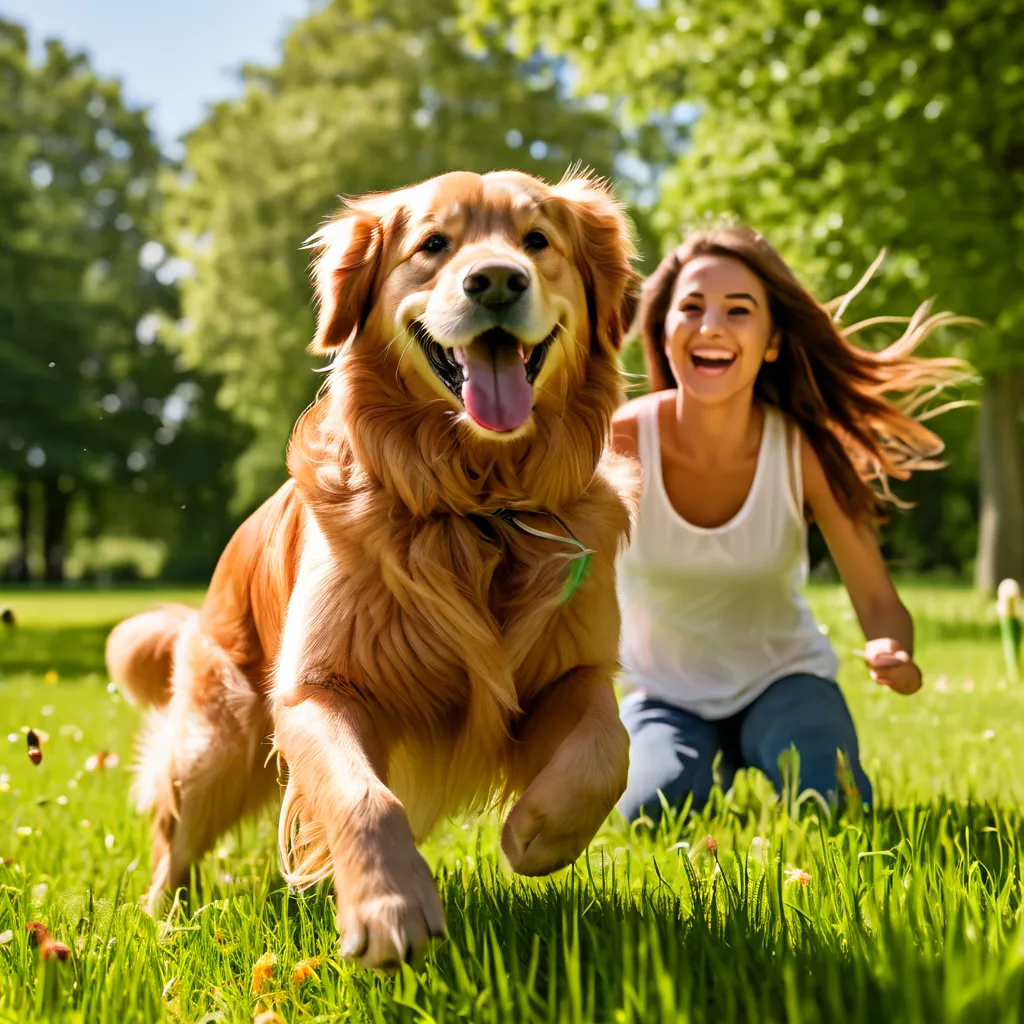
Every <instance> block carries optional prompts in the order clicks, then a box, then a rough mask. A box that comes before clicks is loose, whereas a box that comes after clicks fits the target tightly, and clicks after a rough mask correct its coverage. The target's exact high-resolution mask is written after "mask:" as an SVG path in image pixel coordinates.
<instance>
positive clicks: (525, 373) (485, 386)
mask: <svg viewBox="0 0 1024 1024" xmlns="http://www.w3.org/2000/svg"><path fill="white" fill-rule="evenodd" d="M411 329H412V332H413V335H414V336H415V338H416V340H417V342H419V345H420V348H422V349H423V353H424V355H426V357H427V362H429V363H430V367H431V369H432V370H433V371H434V373H435V374H436V375H437V378H438V380H440V381H441V383H442V384H444V386H445V387H446V388H447V389H448V390H449V391H450V392H451V393H452V394H453V395H455V397H456V398H458V399H459V401H461V402H462V404H463V405H464V406H465V407H466V412H467V413H468V414H469V416H470V417H471V418H472V419H473V420H474V421H475V422H476V423H478V424H479V425H480V426H481V427H485V428H486V429H487V430H494V431H497V432H499V433H507V432H509V431H511V430H515V429H516V428H517V427H520V426H522V424H523V423H525V422H526V421H527V419H529V417H530V413H531V412H532V411H533V382H534V381H535V380H536V379H537V374H539V373H540V370H541V367H542V366H543V365H544V360H545V358H546V357H547V354H548V350H549V349H550V348H551V343H552V342H553V341H554V340H555V335H557V334H558V329H559V328H558V324H555V326H554V328H553V329H552V331H551V333H550V334H549V335H548V336H547V337H546V338H545V339H544V340H543V341H542V342H540V343H539V344H537V345H534V346H533V347H532V348H531V349H529V350H528V351H527V349H526V348H524V346H523V343H522V342H521V341H520V340H519V339H518V338H517V337H516V336H515V335H513V334H510V333H509V332H508V331H505V330H502V329H501V328H500V327H492V328H491V329H490V330H489V331H485V332H484V333H483V334H481V335H480V336H479V337H478V338H475V339H474V340H473V341H472V343H471V344H469V345H466V346H465V347H462V348H445V346H444V345H441V344H440V343H439V342H437V341H435V340H434V339H433V338H432V337H431V335H430V332H429V331H428V330H427V329H426V328H425V327H424V326H423V324H422V323H420V322H419V321H418V320H417V321H415V322H414V323H413V324H412V326H411Z"/></svg>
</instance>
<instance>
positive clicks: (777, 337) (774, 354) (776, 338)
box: [764, 327, 782, 363]
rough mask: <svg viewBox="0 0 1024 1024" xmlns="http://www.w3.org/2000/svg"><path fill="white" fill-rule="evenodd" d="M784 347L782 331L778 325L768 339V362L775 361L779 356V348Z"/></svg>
mask: <svg viewBox="0 0 1024 1024" xmlns="http://www.w3.org/2000/svg"><path fill="white" fill-rule="evenodd" d="M781 347H782V331H781V330H780V329H779V328H778V327H776V328H775V330H774V331H772V336H771V337H770V338H769V339H768V348H767V349H766V350H765V353H764V361H765V362H766V363H774V362H775V360H776V359H778V358H779V350H780V348H781Z"/></svg>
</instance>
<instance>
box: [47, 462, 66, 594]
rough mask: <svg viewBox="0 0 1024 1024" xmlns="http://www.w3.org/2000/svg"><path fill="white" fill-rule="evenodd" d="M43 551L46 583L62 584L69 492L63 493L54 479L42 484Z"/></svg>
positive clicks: (51, 478)
mask: <svg viewBox="0 0 1024 1024" xmlns="http://www.w3.org/2000/svg"><path fill="white" fill-rule="evenodd" d="M43 502H44V504H43V509H44V511H43V551H44V552H45V554H46V582H47V583H63V582H64V555H65V550H64V542H65V538H66V536H67V528H68V509H69V508H70V507H71V492H70V491H63V490H61V489H60V487H59V486H58V484H57V480H56V479H55V478H54V477H47V478H46V480H45V481H44V482H43Z"/></svg>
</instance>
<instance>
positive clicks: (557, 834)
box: [501, 784, 615, 875]
mask: <svg viewBox="0 0 1024 1024" xmlns="http://www.w3.org/2000/svg"><path fill="white" fill-rule="evenodd" d="M535 785H536V784H534V786H531V787H530V788H529V789H528V790H527V791H526V792H525V793H524V794H523V796H522V798H521V799H520V800H519V802H518V803H517V804H516V805H515V807H513V808H512V811H511V812H510V814H509V816H508V819H507V820H506V822H505V827H504V828H503V829H502V833H501V848H502V850H504V851H505V856H506V857H507V858H508V862H509V864H510V866H511V867H512V870H513V871H515V872H516V873H517V874H520V875H548V874H550V873H551V872H552V871H557V870H558V869H559V868H564V867H566V866H567V865H569V864H571V863H572V862H573V861H574V860H576V858H577V857H579V855H580V854H581V853H583V851H584V850H585V849H586V848H587V844H588V843H589V842H590V840H591V839H593V838H594V835H595V834H596V833H597V830H598V829H599V828H600V827H601V824H602V823H603V822H604V819H605V818H606V817H607V816H608V813H609V812H610V811H611V809H612V807H613V806H614V804H615V798H614V796H613V795H611V794H605V793H591V792H587V793H580V794H578V795H577V799H576V801H575V802H573V803H570V802H568V801H566V800H565V799H558V800H554V801H545V800H543V799H539V798H538V795H537V794H535V793H534V792H533V790H534V788H535Z"/></svg>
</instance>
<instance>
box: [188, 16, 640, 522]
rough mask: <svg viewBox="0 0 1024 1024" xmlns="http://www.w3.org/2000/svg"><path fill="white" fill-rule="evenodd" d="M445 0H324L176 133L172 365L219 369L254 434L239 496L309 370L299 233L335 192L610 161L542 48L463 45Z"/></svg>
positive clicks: (267, 486) (603, 167) (278, 460)
mask: <svg viewBox="0 0 1024 1024" xmlns="http://www.w3.org/2000/svg"><path fill="white" fill-rule="evenodd" d="M454 13H455V7H454V0H439V2H437V3H432V4H424V3H420V2H418V0H395V2H394V3H391V4H388V5H386V6H384V7H382V6H381V5H379V4H376V5H374V4H370V3H366V2H360V0H335V2H333V3H331V4H330V5H328V6H327V7H326V9H324V10H322V11H320V12H318V13H316V14H314V15H313V16H311V17H309V18H308V19H306V20H305V21H303V22H302V23H300V24H299V25H297V26H296V27H295V28H294V29H293V31H292V32H291V34H290V35H289V37H288V39H287V40H286V42H285V44H284V54H283V58H282V60H281V63H280V65H279V66H277V67H275V68H264V69H261V68H247V69H246V70H245V72H244V74H245V81H246V88H245V93H244V95H243V97H242V98H241V99H240V100H238V101H236V102H231V103H222V104H219V105H218V106H216V107H215V108H214V109H213V110H212V111H211V113H210V115H209V117H208V118H207V119H206V121H205V122H204V123H203V124H201V125H200V126H199V127H198V128H196V129H195V130H194V131H193V132H192V133H191V135H190V136H189V138H188V155H187V158H186V161H185V167H186V171H185V174H184V175H183V177H182V180H181V182H180V186H179V189H178V191H177V194H176V197H175V199H174V202H173V212H174V218H173V233H174V235H175V237H177V238H178V239H179V246H178V250H177V251H178V254H179V256H180V257H181V258H184V259H187V260H188V261H189V263H190V264H191V265H192V267H193V268H194V272H193V274H192V276H191V277H189V278H186V279H185V280H184V281H183V282H182V287H183V301H184V312H185V318H186V321H187V324H188V329H187V330H186V331H183V332H181V333H180V334H179V336H178V339H177V343H178V344H179V345H180V347H181V350H182V352H183V353H184V355H185V356H186V358H187V359H188V360H189V362H190V363H191V364H192V365H194V366H197V367H201V368H203V369H205V370H209V371H212V372H215V373H217V374H219V375H220V376H221V377H222V379H223V386H222V387H221V390H220V393H219V398H220V401H221V403H222V405H223V406H224V407H225V408H226V409H228V410H230V412H231V414H232V415H233V416H234V417H236V418H237V419H238V420H239V421H240V422H242V423H244V424H246V425H247V426H248V427H250V428H251V429H252V431H253V432H254V441H253V443H252V445H251V446H250V448H249V449H248V450H247V452H246V453H245V455H244V456H243V458H242V459H241V460H240V461H239V463H238V465H237V467H236V480H237V484H238V504H239V507H250V506H252V505H253V504H255V503H256V502H257V501H259V500H261V499H262V498H263V497H264V496H265V495H266V493H267V492H268V491H269V490H271V489H272V488H273V487H274V486H276V485H277V483H278V482H279V481H280V480H282V479H283V477H284V452H285V444H286V441H287V438H288V435H289V432H290V430H291V427H292V425H293V423H294V421H295V418H296V416H297V415H298V413H299V412H301V410H302V408H303V407H304V406H305V405H306V404H307V403H308V402H309V401H310V399H311V398H312V397H313V395H314V392H315V389H316V385H317V377H316V376H315V375H314V374H313V373H311V372H310V371H311V368H312V364H311V360H310V358H309V357H308V356H307V355H306V354H305V348H306V346H307V344H308V342H309V340H310V338H311V337H312V332H313V314H312V308H311V296H310V288H309V278H308V254H307V253H305V252H304V251H303V250H302V244H303V240H304V239H305V238H306V237H308V236H309V235H310V234H312V233H313V231H315V230H316V228H317V227H318V226H319V224H320V223H321V222H322V221H323V220H324V218H325V217H326V216H328V215H330V214H332V213H333V212H334V211H335V210H336V208H337V206H338V200H337V196H338V194H339V193H343V194H346V195H352V194H359V193H363V192H367V191H373V190H379V189H389V188H394V187H399V186H403V185H407V184H410V183H411V182H414V181H418V180H422V179H424V178H427V177H430V176H431V175H433V174H437V173H440V172H442V171H447V170H451V169H455V168H464V169H471V170H479V171H485V170H490V169H494V168H502V167H507V166H509V165H510V164H511V165H515V166H517V167H520V168H522V169H524V170H527V171H531V172H534V173H537V174H540V175H542V176H545V177H549V178H550V177H554V178H558V177H561V175H562V174H563V173H564V171H565V170H566V168H567V167H568V166H569V165H570V164H571V163H572V162H573V161H574V160H576V159H583V160H584V161H585V162H587V163H588V164H590V165H592V166H594V167H595V168H596V169H597V170H598V171H600V172H605V173H607V172H609V171H610V170H611V168H612V162H613V158H614V156H615V154H616V152H617V148H618V146H619V144H620V142H619V136H618V133H617V131H616V130H615V129H614V128H613V127H612V125H611V124H610V122H609V120H608V117H607V116H606V114H605V113H604V112H602V111H600V110H588V109H584V108H583V107H582V106H581V105H579V104H575V105H574V104H570V103H568V102H566V100H565V99H564V97H563V94H562V93H563V89H562V86H561V85H560V83H559V80H558V75H557V66H556V65H553V64H552V62H551V61H550V60H546V59H543V60H542V59H533V60H525V61H519V60H516V59H515V58H513V56H512V55H511V54H510V53H508V52H507V50H506V49H505V48H503V47H502V46H498V45H494V44H487V45H484V46H481V47H479V48H477V49H475V50H474V49H470V48H468V47H467V45H466V42H465V39H464V37H463V35H462V34H461V32H460V31H459V28H458V25H457V24H456V22H455V20H454V17H453V14H454Z"/></svg>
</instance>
